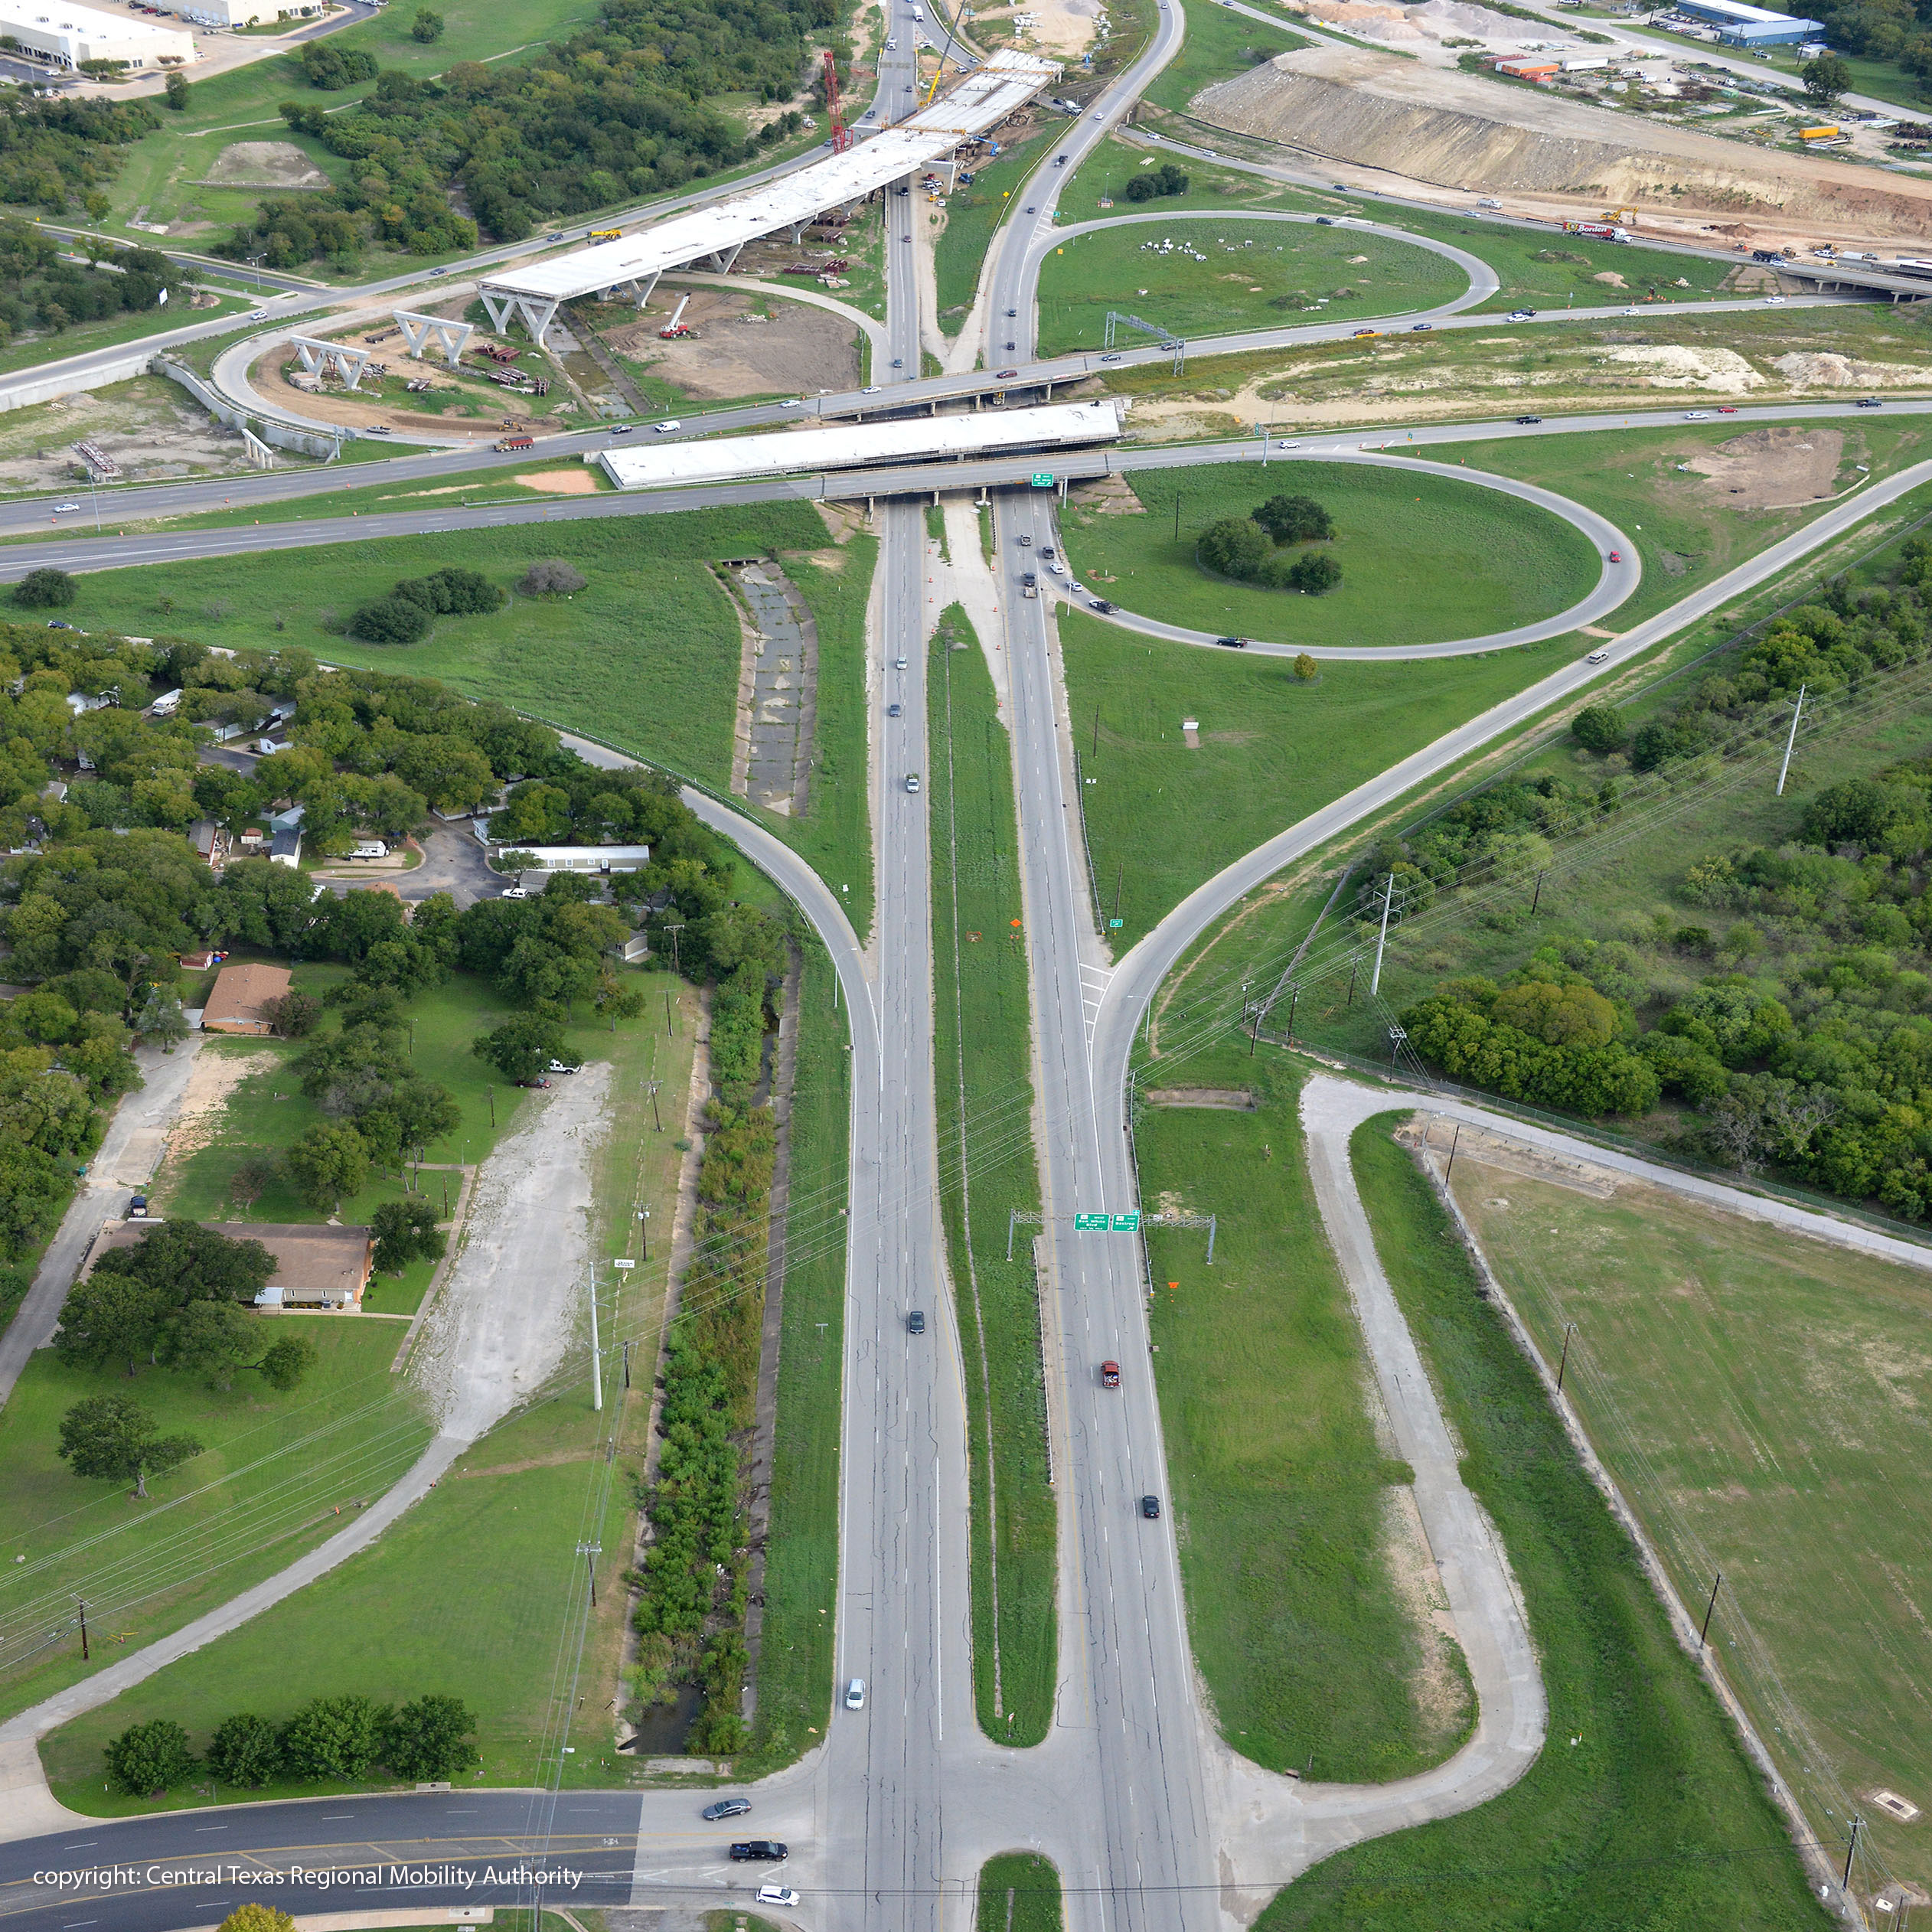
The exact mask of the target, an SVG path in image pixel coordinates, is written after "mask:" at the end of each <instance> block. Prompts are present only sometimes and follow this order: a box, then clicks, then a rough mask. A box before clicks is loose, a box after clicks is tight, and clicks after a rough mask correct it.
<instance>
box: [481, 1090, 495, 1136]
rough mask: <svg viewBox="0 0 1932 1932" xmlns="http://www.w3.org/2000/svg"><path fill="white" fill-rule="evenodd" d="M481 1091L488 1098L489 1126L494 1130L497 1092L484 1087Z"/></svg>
mask: <svg viewBox="0 0 1932 1932" xmlns="http://www.w3.org/2000/svg"><path fill="white" fill-rule="evenodd" d="M483 1091H484V1092H485V1093H486V1094H488V1095H489V1097H490V1124H491V1127H493V1128H494V1126H495V1125H496V1124H497V1090H496V1088H494V1087H485V1088H484V1090H483Z"/></svg>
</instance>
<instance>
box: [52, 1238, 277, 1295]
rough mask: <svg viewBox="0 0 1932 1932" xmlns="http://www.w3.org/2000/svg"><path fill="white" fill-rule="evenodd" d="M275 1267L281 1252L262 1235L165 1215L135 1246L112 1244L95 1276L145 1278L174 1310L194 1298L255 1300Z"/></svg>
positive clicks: (98, 1265) (100, 1262) (99, 1264)
mask: <svg viewBox="0 0 1932 1932" xmlns="http://www.w3.org/2000/svg"><path fill="white" fill-rule="evenodd" d="M274 1272H275V1258H274V1257H273V1255H270V1254H269V1251H268V1250H267V1249H266V1248H264V1247H263V1245H262V1244H261V1243H260V1242H259V1241H254V1240H250V1239H248V1238H247V1237H246V1236H242V1237H240V1238H237V1237H235V1236H231V1235H224V1234H223V1233H222V1232H220V1230H219V1229H214V1228H204V1227H203V1226H202V1225H201V1224H200V1223H199V1222H194V1221H163V1222H158V1223H157V1224H156V1225H154V1226H152V1227H150V1228H149V1229H148V1230H147V1231H146V1232H145V1233H144V1234H143V1235H142V1237H141V1239H139V1241H137V1242H135V1243H134V1245H132V1247H129V1248H109V1250H108V1252H106V1254H104V1255H102V1256H101V1258H100V1260H99V1261H96V1262H95V1264H94V1271H93V1274H92V1275H91V1276H90V1278H89V1280H90V1281H100V1279H101V1278H103V1276H108V1277H113V1276H116V1275H118V1276H122V1277H125V1278H128V1279H129V1280H132V1281H142V1282H145V1284H147V1285H148V1287H151V1288H152V1289H153V1290H154V1291H155V1293H156V1294H157V1295H158V1296H159V1297H160V1298H161V1301H162V1307H163V1310H164V1311H165V1312H166V1313H168V1314H171V1313H173V1311H174V1310H176V1309H178V1308H183V1307H186V1306H187V1305H188V1303H190V1302H191V1301H237V1302H242V1303H244V1304H252V1303H253V1301H254V1299H255V1297H256V1296H257V1295H258V1294H260V1293H261V1291H263V1289H264V1288H265V1287H267V1286H268V1282H269V1276H270V1275H272V1274H273V1273H274ZM85 1285H86V1284H83V1286H85Z"/></svg>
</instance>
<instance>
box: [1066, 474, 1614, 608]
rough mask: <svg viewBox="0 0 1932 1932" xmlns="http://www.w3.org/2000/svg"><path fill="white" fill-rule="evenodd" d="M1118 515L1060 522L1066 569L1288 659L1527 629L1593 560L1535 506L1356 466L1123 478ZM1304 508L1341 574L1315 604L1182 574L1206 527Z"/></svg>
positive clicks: (1196, 568)
mask: <svg viewBox="0 0 1932 1932" xmlns="http://www.w3.org/2000/svg"><path fill="white" fill-rule="evenodd" d="M1132 485H1133V493H1134V498H1135V499H1137V501H1138V502H1139V504H1141V508H1140V509H1139V510H1138V511H1133V510H1131V509H1130V510H1129V511H1127V512H1126V513H1125V514H1122V513H1121V511H1118V510H1116V509H1114V507H1112V505H1111V504H1109V506H1108V507H1106V508H1104V509H1103V508H1100V507H1093V508H1090V509H1089V508H1079V509H1075V511H1072V513H1071V514H1069V515H1068V516H1066V517H1063V518H1062V525H1061V527H1062V533H1063V534H1064V535H1065V537H1066V547H1067V559H1068V563H1069V567H1072V568H1075V569H1077V570H1078V572H1079V575H1080V576H1081V577H1082V579H1083V580H1084V581H1085V583H1087V584H1088V586H1090V587H1093V588H1096V589H1098V593H1099V594H1100V595H1101V596H1106V597H1110V598H1111V599H1114V602H1117V603H1119V604H1121V605H1124V606H1125V608H1126V609H1128V610H1131V611H1133V612H1135V613H1136V614H1137V615H1140V616H1142V617H1150V618H1159V619H1160V620H1162V621H1163V622H1167V623H1169V624H1179V625H1186V627H1187V628H1190V629H1191V630H1197V631H1209V632H1210V633H1216V632H1220V631H1232V632H1238V633H1240V634H1242V635H1248V636H1252V637H1255V638H1262V639H1265V640H1266V641H1268V642H1271V643H1275V644H1287V645H1297V646H1301V645H1330V646H1333V645H1403V644H1423V643H1433V642H1435V641H1438V640H1441V639H1446V638H1469V637H1481V636H1485V635H1488V634H1489V633H1490V632H1491V631H1504V630H1509V629H1512V628H1515V627H1516V625H1522V624H1530V623H1535V622H1539V621H1540V620H1541V619H1542V618H1547V617H1551V616H1553V615H1555V613H1556V612H1558V611H1562V610H1564V609H1567V608H1568V606H1569V605H1571V604H1573V603H1575V602H1576V601H1577V600H1578V599H1579V598H1581V597H1582V596H1585V595H1586V594H1587V593H1588V592H1589V591H1590V589H1591V588H1592V587H1593V586H1594V585H1595V583H1597V578H1598V576H1599V575H1600V574H1601V570H1602V567H1603V566H1602V563H1601V560H1600V559H1599V558H1598V556H1597V551H1596V547H1595V546H1594V544H1593V543H1591V541H1590V540H1589V539H1588V537H1585V536H1584V535H1583V534H1582V533H1581V531H1580V530H1577V529H1575V527H1573V526H1572V525H1571V524H1567V523H1565V522H1564V521H1562V519H1561V518H1560V517H1556V516H1554V515H1552V514H1551V513H1550V512H1549V511H1546V510H1543V509H1540V508H1539V507H1537V506H1536V505H1535V504H1529V503H1525V502H1522V501H1520V500H1519V498H1515V497H1512V496H1506V495H1504V494H1503V493H1502V492H1501V491H1496V490H1490V489H1484V488H1482V487H1480V485H1474V484H1470V483H1466V482H1464V481H1461V480H1460V478H1454V477H1448V476H1443V475H1433V474H1430V473H1428V472H1417V471H1410V470H1401V469H1395V468H1388V469H1379V468H1368V467H1366V466H1365V465H1361V464H1353V463H1322V462H1286V463H1272V464H1268V465H1262V464H1261V463H1259V462H1245V463H1213V464H1207V465H1203V466H1202V467H1200V468H1195V469H1187V470H1137V471H1136V472H1134V475H1133V478H1132ZM1280 495H1298V496H1311V497H1313V498H1315V499H1316V500H1317V501H1319V502H1320V504H1323V507H1325V508H1326V509H1327V511H1328V512H1329V514H1330V515H1331V516H1332V517H1333V519H1334V521H1335V530H1336V534H1335V537H1334V539H1333V541H1332V542H1327V543H1322V544H1320V545H1319V546H1318V548H1319V550H1320V551H1321V553H1323V555H1326V556H1330V557H1332V558H1333V560H1334V561H1335V562H1336V563H1338V564H1339V565H1340V566H1341V569H1342V580H1341V582H1340V585H1339V586H1337V587H1336V589H1333V590H1331V591H1330V592H1327V594H1326V595H1324V596H1314V597H1310V596H1304V595H1303V594H1302V593H1301V592H1299V591H1295V590H1271V589H1264V588H1263V587H1261V586H1259V585H1256V584H1249V583H1235V582H1233V581H1232V580H1231V579H1228V578H1225V577H1220V576H1212V575H1211V574H1210V573H1209V572H1208V571H1207V570H1206V569H1203V567H1202V566H1201V565H1200V564H1199V563H1198V562H1196V556H1195V552H1196V546H1197V545H1198V544H1199V541H1200V539H1201V534H1202V532H1203V530H1206V529H1207V528H1208V527H1209V525H1210V524H1215V523H1217V522H1219V521H1222V520H1223V519H1224V518H1227V517H1246V516H1248V515H1249V514H1252V511H1254V510H1255V508H1256V507H1257V506H1258V505H1259V504H1262V503H1265V501H1268V499H1269V498H1271V497H1274V496H1280Z"/></svg>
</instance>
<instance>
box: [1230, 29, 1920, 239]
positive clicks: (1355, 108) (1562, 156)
mask: <svg viewBox="0 0 1932 1932" xmlns="http://www.w3.org/2000/svg"><path fill="white" fill-rule="evenodd" d="M1193 111H1194V112H1195V113H1196V114H1198V115H1199V116H1202V117H1203V118H1204V119H1207V120H1209V121H1211V122H1214V123H1215V124H1216V125H1217V126H1222V127H1225V128H1228V129H1232V130H1235V131H1237V132H1242V133H1248V134H1254V135H1260V136H1262V137H1264V138H1265V139H1270V140H1274V141H1285V142H1289V143H1291V145H1294V146H1296V147H1299V148H1303V149H1304V150H1306V151H1307V152H1311V153H1314V154H1317V155H1323V156H1326V157H1327V158H1330V159H1332V160H1335V161H1339V162H1358V163H1360V164H1362V165H1366V166H1371V167H1375V168H1378V169H1386V168H1389V166H1390V160H1391V157H1393V156H1400V157H1402V160H1401V163H1400V171H1401V173H1402V175H1405V176H1406V177H1407V178H1408V179H1410V180H1411V181H1414V182H1415V184H1416V185H1417V187H1418V190H1419V191H1421V193H1423V194H1425V195H1426V196H1431V197H1433V198H1437V199H1444V198H1447V197H1450V196H1457V197H1460V195H1461V194H1469V193H1477V194H1496V195H1507V196H1508V197H1509V207H1510V210H1511V211H1512V212H1522V213H1525V214H1568V215H1575V214H1588V215H1591V216H1592V217H1594V216H1598V215H1601V214H1602V212H1603V211H1604V209H1605V208H1607V207H1630V208H1632V209H1634V210H1637V216H1638V226H1639V227H1640V230H1649V231H1653V232H1655V233H1659V234H1695V233H1700V232H1702V230H1704V229H1705V228H1706V227H1708V226H1710V225H1712V224H1713V223H1715V222H1718V221H1722V222H1725V223H1726V224H1729V225H1728V226H1727V227H1726V228H1725V233H1727V234H1729V235H1731V236H1733V237H1735V238H1737V239H1739V240H1744V241H1747V242H1748V243H1751V244H1752V245H1754V246H1761V245H1766V244H1768V243H1771V242H1774V241H1775V242H1776V243H1778V244H1780V245H1783V244H1784V243H1792V244H1794V245H1799V246H1810V245H1812V244H1813V243H1817V242H1819V241H1823V240H1831V241H1833V242H1835V243H1841V244H1846V245H1849V246H1862V245H1863V244H1865V243H1868V242H1872V241H1894V242H1895V241H1901V240H1906V241H1915V242H1916V241H1922V240H1924V239H1925V238H1926V237H1932V181H1921V180H1918V179H1916V178H1913V177H1911V176H1909V175H1901V174H1895V173H1881V172H1880V171H1877V170H1875V169H1872V168H1864V167H1860V166H1857V165H1854V164H1852V163H1849V162H1840V161H1830V160H1826V159H1824V158H1822V157H1819V156H1815V155H1790V154H1784V153H1780V152H1775V151H1764V150H1761V149H1759V148H1754V147H1751V146H1749V145H1745V144H1744V143H1743V142H1738V141H1733V140H1725V139H1719V138H1718V136H1716V135H1708V134H1703V133H1699V132H1695V131H1693V130H1692V129H1686V128H1679V127H1673V126H1668V125H1666V124H1664V123H1663V122H1657V121H1655V120H1646V121H1641V122H1639V121H1634V120H1633V119H1631V118H1630V117H1629V116H1624V115H1621V114H1617V113H1613V112H1611V111H1610V110H1609V109H1605V108H1601V107H1596V106H1589V105H1588V104H1586V103H1581V102H1578V101H1572V100H1560V99H1556V98H1552V97H1545V96H1542V95H1541V94H1539V93H1537V92H1536V91H1535V90H1532V89H1529V88H1523V87H1512V86H1504V85H1503V84H1502V83H1499V82H1496V81H1494V80H1489V79H1487V78H1486V77H1481V76H1478V75H1475V74H1465V73H1445V72H1444V71H1443V70H1441V69H1440V68H1438V67H1429V66H1428V65H1426V64H1424V63H1423V62H1421V61H1419V60H1413V59H1408V60H1405V59H1403V58H1402V57H1400V56H1398V55H1397V54H1379V53H1373V52H1370V51H1368V50H1366V49H1358V48H1353V47H1335V46H1332V45H1331V46H1323V47H1310V48H1304V49H1302V50H1300V51H1297V52H1294V53H1291V54H1281V55H1278V57H1276V58H1275V59H1274V60H1270V61H1267V62H1265V63H1264V64H1262V65H1261V66H1259V67H1253V68H1251V69H1249V70H1248V71H1247V72H1246V73H1241V74H1238V75H1236V76H1235V77H1234V78H1233V79H1232V80H1225V81H1222V82H1221V83H1219V84H1218V85H1216V86H1212V87H1209V88H1207V89H1206V90H1203V93H1200V94H1199V96H1196V100H1195V102H1194V104H1193Z"/></svg>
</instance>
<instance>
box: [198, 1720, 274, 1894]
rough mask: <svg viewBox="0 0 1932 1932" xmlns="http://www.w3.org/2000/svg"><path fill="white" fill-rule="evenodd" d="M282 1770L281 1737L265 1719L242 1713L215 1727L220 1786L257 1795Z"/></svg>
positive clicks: (212, 1751) (212, 1745)
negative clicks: (233, 1785) (227, 1786)
mask: <svg viewBox="0 0 1932 1932" xmlns="http://www.w3.org/2000/svg"><path fill="white" fill-rule="evenodd" d="M281 1768H282V1738H281V1735H280V1734H279V1732H278V1731H276V1728H275V1726H274V1725H272V1724H271V1723H269V1721H268V1719H267V1718H258V1717H256V1715H254V1713H253V1712H251V1711H240V1712H237V1713H236V1714H235V1715H234V1716H233V1717H230V1718H223V1719H222V1721H221V1722H220V1723H219V1724H218V1725H216V1726H215V1729H214V1736H213V1737H212V1738H210V1739H209V1740H208V1774H209V1775H210V1777H213V1778H214V1780H215V1781H216V1783H217V1784H237V1785H240V1787H242V1789H243V1790H246V1791H258V1790H260V1789H261V1787H263V1785H265V1784H272V1783H273V1781H274V1778H275V1774H276V1772H277V1771H279V1770H281ZM224 1923H227V1921H224ZM292 1923H293V1921H291V1924H292Z"/></svg>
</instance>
